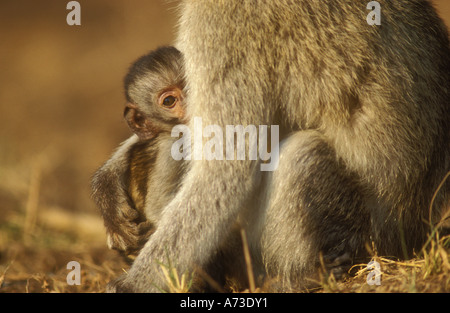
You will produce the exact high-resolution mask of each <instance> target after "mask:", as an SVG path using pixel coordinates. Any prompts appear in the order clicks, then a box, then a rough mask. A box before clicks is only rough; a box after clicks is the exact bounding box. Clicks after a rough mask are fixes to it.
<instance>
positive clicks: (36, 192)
mask: <svg viewBox="0 0 450 313" xmlns="http://www.w3.org/2000/svg"><path fill="white" fill-rule="evenodd" d="M68 2H69V1H62V0H40V1H30V0H15V1H3V0H2V1H1V2H0V29H1V30H0V39H1V41H0V60H1V61H0V292H27V291H28V292H35V291H50V292H51V291H63V292H65V291H102V290H103V289H102V288H103V286H104V283H105V282H106V281H107V280H109V279H110V278H111V277H115V276H117V274H118V273H120V272H121V270H122V267H124V266H126V265H124V264H123V263H121V262H120V258H119V257H118V255H116V254H114V252H111V251H108V250H107V249H106V244H105V235H104V228H103V223H102V220H101V218H100V215H99V212H98V211H97V208H96V207H95V205H94V203H93V202H92V200H91V199H90V187H89V185H90V177H91V175H92V174H93V173H94V171H95V170H96V168H97V167H98V166H100V165H101V164H102V162H104V161H105V160H106V159H107V158H108V156H109V155H110V153H111V152H112V150H113V149H114V148H115V147H116V146H117V145H118V144H119V143H120V142H121V141H123V140H125V139H126V138H127V137H128V136H129V135H130V131H129V130H128V128H127V126H126V124H125V122H124V121H123V119H122V110H123V105H124V102H125V99H124V95H123V87H122V80H123V77H124V75H125V73H126V71H127V68H128V66H129V65H130V64H131V62H133V61H134V60H135V59H136V58H137V57H138V56H140V55H142V54H144V53H145V52H147V51H149V50H152V49H155V48H157V47H158V46H161V45H167V44H172V43H173V41H174V38H175V24H176V12H175V8H176V5H177V2H176V1H175V2H174V1H163V0H159V1H158V0H133V1H125V0H96V1H79V3H80V4H81V26H69V25H67V23H66V16H67V14H68V13H69V10H67V9H66V5H67V3H68ZM435 3H436V5H437V8H438V10H439V13H440V14H441V15H442V17H443V18H444V19H445V20H446V22H447V25H450V1H449V0H436V1H435ZM72 260H76V261H79V262H80V263H81V266H82V270H83V275H84V276H83V277H84V278H83V279H85V280H84V281H83V283H82V286H81V287H68V286H67V284H66V282H65V275H66V274H67V273H68V270H67V269H66V268H65V266H66V264H67V262H69V261H72ZM71 288H72V289H71Z"/></svg>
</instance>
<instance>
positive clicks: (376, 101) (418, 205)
mask: <svg viewBox="0 0 450 313" xmlns="http://www.w3.org/2000/svg"><path fill="white" fill-rule="evenodd" d="M379 3H380V4H381V13H382V18H381V25H380V26H371V25H368V24H367V21H366V16H367V14H368V11H367V9H366V6H367V0H355V1H344V0H338V1H336V0H325V1H307V0H301V1H296V2H291V1H284V0H280V1H245V0H244V1H224V0H219V1H216V0H203V1H201V0H200V1H183V2H182V3H181V6H180V12H181V20H180V25H179V27H180V29H179V35H178V44H177V48H178V49H179V50H180V51H181V52H182V53H183V55H184V57H185V70H186V82H187V90H188V95H187V103H188V109H187V114H188V115H189V116H190V117H191V119H190V121H191V122H192V121H193V119H192V117H201V118H202V121H203V125H219V126H221V127H222V128H223V129H225V126H226V125H243V126H246V125H249V124H253V125H274V124H277V125H280V129H283V130H284V132H283V133H282V134H281V139H284V137H283V136H284V135H285V134H287V133H289V132H292V131H297V133H296V135H295V136H292V137H290V139H289V140H293V141H294V142H292V141H291V144H290V146H291V147H293V149H294V150H293V153H292V156H291V157H292V160H291V164H292V165H290V167H289V171H290V175H286V178H287V179H286V181H284V180H283V179H282V178H283V177H282V176H281V175H280V177H279V178H278V179H280V180H281V182H283V181H284V182H285V183H286V184H287V185H286V188H285V189H284V193H283V189H277V192H279V193H280V194H279V195H273V197H271V199H273V200H272V201H271V203H272V204H270V205H269V206H268V207H267V208H265V212H264V214H263V215H264V220H263V222H264V223H266V229H267V228H275V227H278V228H279V229H280V238H278V243H280V242H282V243H283V244H282V245H281V244H276V242H277V241H276V240H274V242H273V243H271V240H272V239H271V238H266V236H265V235H264V232H263V233H262V234H261V238H262V240H261V253H262V256H263V260H264V262H265V266H266V271H267V273H268V274H269V275H273V276H280V277H281V282H282V283H281V288H282V289H285V290H288V289H290V288H291V286H294V285H295V286H296V287H301V286H302V283H303V282H304V281H305V278H306V277H307V276H308V275H310V274H311V273H312V272H313V271H314V270H313V269H312V267H314V266H315V265H316V264H317V263H318V260H319V253H322V254H323V256H324V259H330V260H333V259H339V258H341V256H343V255H347V254H350V255H352V256H353V255H356V254H358V253H360V252H361V251H363V250H364V248H363V247H364V244H365V243H366V242H367V241H369V240H370V241H373V242H374V243H375V246H376V247H377V249H378V252H379V253H380V254H390V255H393V254H395V255H399V256H402V255H403V254H404V253H408V252H410V251H412V250H413V249H415V248H419V247H420V246H421V244H422V243H423V241H424V238H425V237H426V232H427V230H428V229H429V226H428V225H426V223H424V222H423V220H424V219H425V220H428V219H429V212H428V207H429V204H430V202H431V198H432V195H433V192H434V190H435V189H436V188H437V186H438V185H439V182H440V181H441V179H442V177H444V175H445V173H446V172H447V171H448V170H449V160H450V147H449V145H448V143H449V136H450V135H449V124H448V123H449V122H448V121H449V120H450V113H449V91H450V86H449V82H450V76H449V75H450V60H449V56H450V51H449V42H448V34H447V31H446V29H445V27H444V26H443V23H442V22H441V20H440V19H439V18H438V16H437V14H436V12H435V11H434V9H433V8H432V6H431V5H430V3H429V1H426V0H398V1H379ZM412 21H413V22H412ZM286 157H287V158H289V155H288V154H287V155H286ZM289 161H290V160H287V161H286V160H283V164H288V163H289ZM286 162H288V163H286ZM258 171H259V167H258V166H257V161H252V160H245V161H235V160H230V161H208V160H199V161H192V162H190V168H189V172H188V173H187V175H186V176H185V178H184V181H183V184H182V186H181V188H180V191H179V192H178V194H177V196H176V197H175V199H174V200H173V201H172V202H171V203H170V204H169V205H168V206H167V207H166V208H165V209H164V211H163V212H164V213H163V215H162V216H161V223H160V224H159V226H158V229H157V230H156V232H155V233H154V234H153V235H152V237H151V238H150V240H149V241H148V242H147V243H146V245H145V246H144V248H143V250H142V251H141V253H140V254H139V256H138V257H137V258H136V260H135V263H134V264H133V266H132V268H131V269H130V271H129V272H128V275H127V276H122V277H121V278H120V279H119V280H118V281H116V282H113V283H112V284H110V286H109V290H110V291H124V290H128V291H157V290H158V288H162V289H164V288H165V282H164V279H163V278H162V275H161V273H160V267H159V265H158V262H159V261H163V260H165V259H167V258H169V259H170V260H172V261H173V264H175V266H176V268H177V270H178V273H183V272H184V271H190V270H193V269H194V268H195V266H196V265H199V266H202V265H204V264H206V263H207V262H208V260H210V258H211V256H212V255H213V254H214V253H215V251H216V250H217V248H218V247H219V246H220V244H221V242H223V241H224V240H225V239H226V237H227V235H228V234H229V232H230V229H231V227H230V226H231V224H232V223H233V222H234V221H235V220H236V219H237V218H238V216H239V214H240V213H241V212H240V210H241V209H242V208H243V207H245V205H243V204H244V203H245V201H246V200H248V197H249V195H251V194H252V192H253V190H254V189H255V188H256V187H255V186H257V185H258V177H259V175H258V173H257V172H258ZM273 175H278V174H277V171H275V172H274V173H273ZM276 179H277V178H275V180H276ZM449 189H450V187H449V183H447V184H446V185H444V186H443V188H442V189H441V192H440V193H439V195H438V197H437V198H436V199H435V201H434V204H435V207H434V209H433V214H432V216H431V221H430V222H434V219H435V218H436V217H437V216H438V215H439V208H440V207H441V206H442V205H443V204H444V203H448V201H449V196H448V194H449ZM248 222H249V223H251V222H252V221H248ZM256 235H257V234H256ZM281 236H284V237H283V238H285V239H283V238H281ZM275 239H276V238H275ZM402 247H406V249H404V251H402ZM291 254H292V256H291Z"/></svg>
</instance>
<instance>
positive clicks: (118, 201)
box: [92, 47, 184, 254]
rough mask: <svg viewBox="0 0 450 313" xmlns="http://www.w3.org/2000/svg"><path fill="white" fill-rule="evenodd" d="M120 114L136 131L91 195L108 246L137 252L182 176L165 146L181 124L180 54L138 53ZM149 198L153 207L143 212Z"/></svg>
mask: <svg viewBox="0 0 450 313" xmlns="http://www.w3.org/2000/svg"><path fill="white" fill-rule="evenodd" d="M124 85H125V97H126V100H127V103H126V107H125V110H124V117H125V119H126V121H127V123H128V125H129V127H130V129H131V130H132V131H133V132H134V133H135V135H134V136H132V137H130V138H129V139H128V140H126V141H125V142H124V143H123V144H122V145H121V146H120V147H119V148H118V149H117V151H115V153H114V154H113V155H112V156H111V158H110V159H109V160H108V161H107V162H106V163H105V164H104V165H103V166H102V167H101V168H100V169H98V170H97V172H96V173H95V174H94V177H93V180H92V190H93V198H94V200H95V201H96V203H97V205H98V206H99V207H100V209H101V212H102V215H103V219H104V222H105V226H106V230H107V242H108V246H109V248H111V249H116V250H119V251H121V252H124V253H125V254H130V253H134V252H136V251H138V250H139V249H140V248H141V247H142V245H143V244H144V243H145V241H146V239H147V238H148V236H149V235H150V234H151V233H152V232H153V231H154V227H155V226H156V224H157V220H158V214H159V210H160V209H161V208H162V207H163V206H164V205H166V204H167V203H168V202H169V200H170V199H171V198H172V197H173V194H174V192H176V190H177V186H178V184H179V182H180V181H181V179H180V177H181V176H182V175H183V162H176V161H174V160H173V159H172V158H171V157H170V154H167V155H166V154H162V152H166V150H165V149H164V147H166V146H168V147H169V152H170V146H171V144H172V142H173V141H174V139H173V138H172V137H171V136H170V132H171V130H172V127H173V126H175V125H178V124H181V123H183V122H184V104H183V99H184V94H183V88H184V80H183V70H182V56H181V54H180V52H179V51H178V50H177V49H176V48H174V47H162V48H159V49H157V50H154V51H152V52H150V53H149V54H147V55H144V56H142V57H140V58H139V59H138V60H137V61H135V62H134V63H133V64H132V66H131V67H130V69H129V71H128V74H127V75H126V77H125V81H124ZM146 202H149V203H151V205H150V206H149V208H150V209H151V210H149V211H147V212H146V211H145V203H146Z"/></svg>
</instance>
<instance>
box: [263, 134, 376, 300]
mask: <svg viewBox="0 0 450 313" xmlns="http://www.w3.org/2000/svg"><path fill="white" fill-rule="evenodd" d="M293 168H295V169H296V170H295V171H293V170H292V169H293ZM266 179H267V180H266V182H267V184H265V185H264V188H266V189H265V190H264V195H265V199H264V200H263V201H261V205H262V210H261V217H260V218H261V219H262V220H261V225H262V227H260V231H259V232H258V231H257V232H255V233H256V234H258V237H260V238H261V239H260V242H261V246H260V250H261V256H262V261H261V263H262V264H263V265H264V268H265V272H266V273H267V276H268V277H267V279H266V281H267V283H268V286H269V288H270V289H269V290H280V291H286V290H298V289H299V288H304V287H306V286H313V285H314V284H313V283H312V281H311V279H314V280H315V281H318V279H317V274H318V269H319V268H320V267H321V265H320V264H319V258H318V256H319V254H320V253H325V254H324V255H323V257H324V258H325V259H326V260H325V261H330V262H326V264H327V265H329V268H327V270H329V271H332V272H333V273H334V274H341V273H342V272H343V271H345V270H347V269H348V267H349V266H350V265H351V261H352V259H353V258H354V257H356V256H358V254H360V253H361V252H363V251H362V250H363V247H364V243H365V242H367V241H368V240H369V229H370V212H369V210H368V209H367V207H366V206H365V205H364V198H363V194H364V192H363V191H362V188H361V186H360V185H359V183H358V180H357V179H356V176H355V175H354V174H352V173H350V172H349V171H348V170H347V169H346V168H345V165H344V164H343V162H342V161H340V160H339V159H338V158H337V157H336V152H335V151H333V148H332V147H331V146H330V145H329V144H328V143H327V142H326V140H325V138H324V136H323V135H322V134H320V133H319V132H317V131H299V132H296V133H295V134H293V135H292V136H290V137H289V138H287V139H286V140H285V141H283V143H282V146H281V148H280V162H279V166H278V169H277V170H276V171H274V172H270V173H268V176H267V178H266ZM334 260H339V262H334V263H336V264H331V263H332V262H333V261H334Z"/></svg>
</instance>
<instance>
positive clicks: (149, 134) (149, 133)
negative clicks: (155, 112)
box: [123, 103, 159, 140]
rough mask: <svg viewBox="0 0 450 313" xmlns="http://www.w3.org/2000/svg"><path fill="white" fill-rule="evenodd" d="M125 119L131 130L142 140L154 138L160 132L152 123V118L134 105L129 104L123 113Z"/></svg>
mask: <svg viewBox="0 0 450 313" xmlns="http://www.w3.org/2000/svg"><path fill="white" fill-rule="evenodd" d="M123 117H124V118H125V120H126V121H127V123H128V126H129V127H130V129H131V130H132V131H133V133H135V134H136V135H138V137H139V139H141V140H148V139H152V138H154V137H155V136H156V135H157V134H158V132H159V130H158V129H157V128H156V127H155V126H154V125H153V124H152V123H151V120H150V117H148V116H147V115H146V114H145V113H144V112H142V111H140V110H139V109H138V107H137V106H136V105H134V104H133V103H127V104H126V106H125V109H124V111H123Z"/></svg>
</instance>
